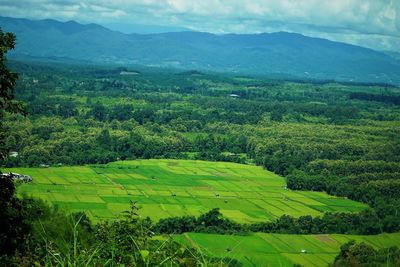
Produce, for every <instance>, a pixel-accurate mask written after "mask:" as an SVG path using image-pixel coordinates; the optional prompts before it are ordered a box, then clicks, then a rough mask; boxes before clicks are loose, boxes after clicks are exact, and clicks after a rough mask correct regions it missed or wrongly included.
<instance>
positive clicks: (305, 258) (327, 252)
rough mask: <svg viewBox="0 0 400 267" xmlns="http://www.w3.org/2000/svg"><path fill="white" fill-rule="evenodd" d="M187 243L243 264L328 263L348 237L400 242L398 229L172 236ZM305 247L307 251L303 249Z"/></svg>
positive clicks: (384, 244)
mask: <svg viewBox="0 0 400 267" xmlns="http://www.w3.org/2000/svg"><path fill="white" fill-rule="evenodd" d="M174 238H175V240H177V241H178V242H181V243H183V244H185V245H186V246H195V247H197V248H199V249H200V250H202V251H203V253H206V254H209V255H212V256H215V257H221V258H224V257H229V258H233V259H237V260H239V261H240V262H241V263H243V266H293V264H294V263H298V264H301V265H303V266H318V267H319V266H327V265H328V263H331V262H333V260H334V258H335V257H336V255H337V254H338V253H339V251H340V246H341V245H342V244H344V243H346V242H348V241H350V240H356V241H357V242H365V243H367V244H370V245H372V246H373V247H375V248H383V247H390V246H394V245H397V246H399V245H400V233H395V234H381V235H375V236H355V235H336V234H332V235H284V234H264V233H256V234H253V235H250V236H232V235H214V234H198V233H188V234H183V235H178V236H175V237H174ZM302 250H306V253H302V252H301V251H302Z"/></svg>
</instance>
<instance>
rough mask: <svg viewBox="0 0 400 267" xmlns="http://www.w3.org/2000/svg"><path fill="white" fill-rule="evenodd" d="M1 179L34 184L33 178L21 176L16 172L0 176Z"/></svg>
mask: <svg viewBox="0 0 400 267" xmlns="http://www.w3.org/2000/svg"><path fill="white" fill-rule="evenodd" d="M0 175H1V178H12V179H13V180H19V181H22V182H25V183H29V182H32V177H30V176H29V175H24V174H19V173H15V172H8V173H2V174H0Z"/></svg>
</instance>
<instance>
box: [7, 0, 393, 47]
mask: <svg viewBox="0 0 400 267" xmlns="http://www.w3.org/2000/svg"><path fill="white" fill-rule="evenodd" d="M0 14H1V15H3V16H12V17H28V18H34V19H40V18H54V19H59V20H70V19H75V20H77V21H80V22H97V23H102V22H104V23H109V22H123V23H136V24H138V23H139V24H148V25H157V24H158V25H166V26H182V27H187V28H190V29H195V30H200V31H209V32H215V33H227V32H237V33H254V32H274V31H283V30H284V31H291V32H299V33H303V34H305V35H311V36H320V37H325V38H329V39H332V40H339V41H346V42H351V43H354V44H359V45H364V46H368V47H372V48H375V49H381V50H384V49H396V50H399V49H400V48H398V47H400V46H399V44H400V41H399V38H400V0H332V1H331V0H329V1H327V0H279V1H275V0H251V1H249V0H193V1H190V0H87V1H81V0H54V1H50V0H18V1H15V0H0Z"/></svg>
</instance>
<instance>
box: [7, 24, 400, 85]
mask: <svg viewBox="0 0 400 267" xmlns="http://www.w3.org/2000/svg"><path fill="white" fill-rule="evenodd" d="M0 27H1V28H2V30H3V31H9V32H13V33H15V34H16V36H17V46H16V49H15V50H14V51H13V52H12V53H11V54H10V56H12V57H21V56H26V57H40V58H42V57H43V58H49V57H51V58H68V59H73V60H85V61H91V62H101V63H118V64H124V65H129V64H140V65H146V66H156V67H173V68H179V69H187V70H193V69H196V70H209V71H219V72H230V73H239V74H252V75H269V74H279V75H291V76H296V77H302V78H304V77H306V78H313V79H334V80H339V81H355V82H356V81H362V82H380V83H393V84H400V60H399V57H397V56H392V55H391V54H390V53H384V52H380V51H375V50H372V49H368V48H363V47H360V46H355V45H350V44H346V43H339V42H333V41H330V40H327V39H321V38H312V37H307V36H304V35H301V34H297V33H287V32H277V33H261V34H224V35H216V34H211V33H205V32H192V31H183V32H167V33H157V34H125V33H121V32H118V31H113V30H110V29H108V28H105V27H103V26H101V25H98V24H80V23H77V22H75V21H68V22H60V21H56V20H50V19H46V20H28V19H17V18H10V17H0Z"/></svg>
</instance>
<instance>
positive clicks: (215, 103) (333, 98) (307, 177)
mask: <svg viewBox="0 0 400 267" xmlns="http://www.w3.org/2000/svg"><path fill="white" fill-rule="evenodd" d="M7 66H8V67H9V68H10V69H12V70H13V71H15V72H18V73H19V79H18V81H17V83H16V85H15V99H16V100H18V101H20V103H17V102H12V103H14V104H13V105H12V106H13V107H14V109H13V110H6V109H5V108H3V107H2V113H3V112H4V114H3V115H4V116H3V115H2V127H1V128H2V130H1V131H2V133H1V134H2V137H4V138H2V142H3V144H2V147H3V149H4V151H11V153H10V154H9V155H8V156H5V157H2V158H1V162H0V164H1V165H2V166H6V167H15V166H26V167H28V166H41V165H42V166H47V165H51V166H61V165H82V164H98V163H107V162H111V161H116V160H124V159H136V158H145V159H148V158H181V159H203V160H211V161H233V162H239V163H246V164H257V165H261V166H263V167H264V168H266V169H268V170H271V171H274V172H276V173H278V174H280V175H283V176H285V177H286V179H287V186H288V188H289V189H293V190H313V191H325V192H327V193H329V194H331V195H336V196H343V197H348V198H350V199H353V200H357V201H361V202H364V203H367V204H369V206H370V208H369V209H367V210H365V211H363V212H361V213H357V214H353V213H342V214H341V213H339V214H337V213H335V214H333V213H326V214H324V215H323V216H321V217H315V218H313V217H311V216H302V217H300V218H292V217H290V216H286V215H285V216H282V217H281V218H279V219H277V220H276V221H274V222H266V223H258V224H253V225H239V224H237V223H235V222H232V221H229V220H228V219H225V218H223V217H222V216H221V214H220V213H219V211H218V210H217V209H216V210H211V211H210V212H209V213H207V214H204V215H201V216H200V217H198V218H195V217H182V218H169V219H165V220H161V221H159V222H157V223H153V222H151V221H148V220H147V219H146V220H141V219H140V220H139V219H137V218H136V217H135V214H136V213H135V212H134V211H133V212H132V213H128V216H127V217H126V218H124V219H121V220H119V221H116V222H109V223H107V222H105V223H104V224H99V225H96V226H93V225H92V224H91V223H90V222H88V219H87V218H86V217H85V215H84V214H76V215H74V216H75V217H74V219H75V221H72V222H70V223H69V224H67V225H66V227H68V226H71V227H69V228H68V229H72V230H73V229H74V227H75V228H76V227H79V228H80V229H83V230H81V231H83V232H85V233H86V232H87V233H90V234H87V237H86V236H85V235H84V236H83V237H82V240H80V244H81V245H82V247H83V248H88V247H90V248H91V249H92V250H89V251H85V253H87V255H90V253H95V254H96V255H103V254H102V253H104V255H103V256H97V259H99V258H101V259H107V258H113V259H114V260H115V262H116V263H124V262H125V263H129V262H130V260H132V261H136V260H137V259H126V258H124V257H125V256H126V253H127V251H126V250H124V249H127V248H126V244H125V243H124V242H128V241H127V240H120V239H119V237H120V236H121V235H125V234H126V232H124V231H130V232H129V233H133V234H136V235H137V236H136V237H135V238H137V240H140V242H142V243H141V244H140V246H142V247H143V249H138V250H137V251H136V252H135V253H136V254H134V256H135V257H141V258H140V259H141V260H148V261H149V262H148V263H153V262H150V258H149V257H147V256H144V254H146V255H147V253H148V252H143V251H154V248H160V253H158V252H157V253H156V255H158V256H154V257H152V258H151V260H154V262H158V263H160V262H162V261H163V260H165V259H166V258H168V257H169V256H168V255H171V253H172V254H174V253H175V251H183V252H182V254H179V255H178V254H174V255H176V257H175V258H174V260H182V261H188V262H190V260H193V258H196V257H202V256H201V255H200V256H198V255H197V254H196V253H197V252H195V251H193V252H192V251H188V250H180V248H179V247H174V246H178V245H177V244H175V245H171V246H164V245H162V244H163V243H162V241H151V240H150V239H151V238H150V237H151V235H152V234H154V233H150V232H149V231H150V230H149V231H148V232H145V233H143V232H140V233H136V232H135V231H137V230H138V229H142V230H143V231H146V229H152V231H154V232H155V233H184V232H188V231H195V232H196V231H197V232H211V233H227V234H229V233H240V234H245V233H246V232H253V231H254V232H257V231H261V232H274V233H294V234H299V233H301V234H311V233H346V234H348V233H352V234H377V233H382V232H395V231H400V214H399V212H398V210H399V207H400V153H399V151H400V138H399V136H400V103H399V99H400V89H399V88H397V87H394V86H391V85H388V84H353V83H348V84H343V83H335V82H333V81H312V80H303V81H300V80H291V81H288V80H271V79H266V78H263V77H245V76H233V75H224V74H215V73H203V72H199V71H187V72H181V71H177V70H160V69H157V70H156V69H152V68H144V67H120V66H97V65H96V66H95V65H90V64H86V63H81V64H72V63H71V64H61V63H49V62H29V63H26V62H25V63H23V62H19V61H9V62H8V65H7ZM4 68H5V66H4ZM15 78H16V77H15ZM8 100H10V99H8ZM8 100H7V101H8ZM10 101H11V100H10ZM8 103H11V102H8ZM21 103H24V104H21ZM15 111H18V112H15ZM4 187H8V188H9V190H8V193H9V194H8V195H7V196H5V197H4V198H5V199H6V200H5V201H4V203H8V204H7V205H9V206H12V207H14V208H15V209H16V210H18V211H19V212H18V214H14V215H15V216H16V217H15V221H18V220H19V219H20V218H19V217H18V216H23V218H24V219H23V223H22V224H21V228H20V230H21V231H20V232H18V233H9V234H10V235H16V236H17V237H21V238H22V237H26V235H28V233H29V231H30V230H29V229H35V228H38V227H41V226H40V225H38V221H37V220H36V219H35V218H38V217H40V216H42V218H43V220H42V221H44V222H46V220H50V219H49V218H50V217H51V216H52V217H57V216H59V217H60V218H61V219H60V220H67V219H66V218H67V217H66V215H63V214H62V213H59V212H58V211H54V210H52V209H50V208H49V207H47V206H46V204H44V203H41V202H37V201H35V200H31V199H29V198H23V199H19V198H16V197H14V196H13V193H14V189H13V186H11V185H9V184H5V185H4ZM27 205H28V206H29V205H30V207H32V208H31V209H26V206H27ZM133 208H135V206H134V205H133ZM1 210H2V211H5V212H7V209H1ZM52 213H54V214H52ZM10 218H12V217H10ZM85 222H87V223H86V224H85ZM139 223H140V225H141V226H140V227H138V226H137V224H139ZM146 223H147V226H148V227H147V228H143V227H142V225H143V224H146ZM128 225H130V226H128ZM132 225H133V226H132ZM150 225H151V227H150ZM48 227H49V228H46V229H49V232H48V235H50V236H51V235H53V234H54V235H55V233H54V232H51V231H56V229H52V228H51V227H50V226H48ZM129 227H132V229H131V228H129ZM57 231H60V229H57ZM62 231H63V233H64V234H65V236H69V237H70V236H73V235H71V233H69V232H68V231H71V230H67V229H62ZM35 233H39V230H36V231H35ZM93 233H94V234H93ZM105 233H112V234H110V235H107V234H105ZM128 236H129V235H128ZM65 238H66V237H65ZM86 238H87V240H86ZM91 238H92V239H91ZM93 238H95V239H97V240H102V241H104V242H102V244H108V243H107V242H109V244H111V243H113V244H117V245H116V246H117V248H116V251H119V252H120V253H121V255H117V254H115V255H114V254H113V253H114V252H116V251H110V250H109V248H108V247H101V248H98V247H96V248H93V247H92V246H85V245H84V244H85V242H86V244H89V243H90V242H93V240H94V239H93ZM141 238H143V240H142V239H141ZM21 240H23V239H15V240H14V241H13V242H17V243H20V242H22V241H21ZM24 240H26V239H24ZM27 240H28V241H27V242H28V243H29V242H31V243H29V244H24V245H23V246H22V248H24V249H26V248H29V252H31V253H32V255H30V256H31V257H37V259H35V260H37V261H40V260H41V259H42V260H43V259H46V258H43V257H44V255H48V253H47V254H46V253H45V252H43V251H42V252H41V253H38V251H39V250H41V249H44V248H46V249H51V248H52V244H48V243H46V240H43V239H41V237H39V236H30V239H27ZM116 240H118V242H120V243H118V242H116ZM135 240H136V239H135ZM69 241H70V242H68V243H69V244H70V243H71V242H72V243H73V241H74V240H69ZM40 242H45V243H40ZM164 242H169V241H164ZM38 244H39V245H38ZM20 245H21V244H18V245H17V244H15V243H14V244H3V243H2V247H3V248H8V249H10V254H12V253H14V252H15V249H16V248H18V247H19V246H20ZM56 246H57V244H56ZM352 246H353V245H348V247H346V248H343V251H342V254H341V257H342V258H339V257H338V258H337V260H336V262H335V263H334V264H336V265H334V266H343V265H340V264H341V262H344V261H346V260H347V259H346V253H345V250H346V249H350V248H352V249H359V248H353V247H352ZM60 247H61V245H58V246H57V248H58V249H60ZM70 249H71V248H65V249H64V250H62V249H61V250H62V251H63V252H62V253H69V252H70ZM173 249H175V251H172V250H173ZM361 249H364V250H371V249H370V248H368V247H362V248H361ZM75 252H76V251H75ZM57 253H59V252H57V251H56V250H55V251H54V257H52V258H50V259H47V260H48V262H52V261H56V260H57V256H56V255H57ZM143 253H144V254H143ZM374 253H378V252H376V251H375V252H374ZM396 253H399V252H398V251H397V252H396ZM33 254H34V255H35V256H33ZM28 256H29V255H28ZM28 256H27V255H23V256H21V257H19V258H18V260H19V261H23V260H24V257H28ZM71 257H73V256H71ZM28 259H30V260H32V258H29V257H28ZM208 260H210V262H216V260H215V259H214V260H213V259H208ZM146 264H147V263H146ZM229 264H230V265H235V264H238V263H236V262H234V261H231V262H229ZM144 265H145V264H144ZM188 265H190V264H189V263H188Z"/></svg>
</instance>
